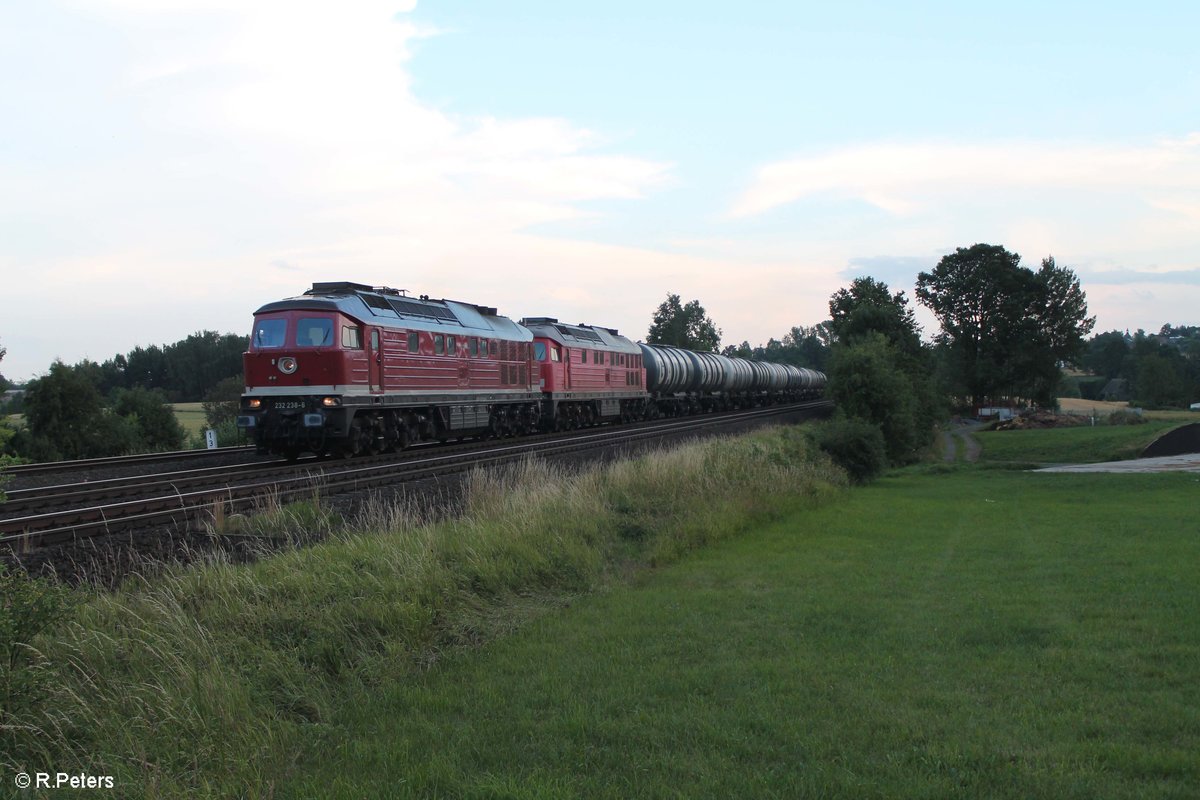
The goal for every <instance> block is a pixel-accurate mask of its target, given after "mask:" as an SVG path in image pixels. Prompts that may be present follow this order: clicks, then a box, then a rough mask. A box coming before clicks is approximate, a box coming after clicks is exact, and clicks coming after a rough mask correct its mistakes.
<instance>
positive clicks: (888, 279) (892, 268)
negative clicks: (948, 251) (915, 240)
mask: <svg viewBox="0 0 1200 800" xmlns="http://www.w3.org/2000/svg"><path fill="white" fill-rule="evenodd" d="M943 255H945V253H938V254H936V255H929V256H860V257H858V258H852V259H850V261H849V264H848V266H847V267H846V268H845V269H843V270H842V271H841V272H840V273H838V274H839V275H841V277H843V278H845V279H846V280H848V281H850V280H854V279H855V278H859V277H862V276H864V275H865V276H869V277H872V278H875V279H876V280H880V281H883V282H884V283H886V284H888V287H889V288H891V289H892V291H904V290H906V289H907V287H909V286H912V285H913V284H915V283H916V282H917V274H918V273H920V272H928V271H929V270H931V269H933V268H934V267H936V266H937V263H938V261H940V260H941V258H942V256H943Z"/></svg>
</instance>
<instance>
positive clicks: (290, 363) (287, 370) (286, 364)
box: [279, 356, 300, 375]
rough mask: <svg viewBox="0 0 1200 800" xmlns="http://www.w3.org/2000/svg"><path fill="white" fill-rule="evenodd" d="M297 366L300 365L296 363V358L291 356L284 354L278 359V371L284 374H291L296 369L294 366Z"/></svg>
mask: <svg viewBox="0 0 1200 800" xmlns="http://www.w3.org/2000/svg"><path fill="white" fill-rule="evenodd" d="M298 366H300V365H299V364H297V363H296V359H294V358H292V357H291V356H284V357H283V358H281V359H279V371H280V372H282V373H283V374H284V375H291V374H292V373H293V372H295V371H296V367H298Z"/></svg>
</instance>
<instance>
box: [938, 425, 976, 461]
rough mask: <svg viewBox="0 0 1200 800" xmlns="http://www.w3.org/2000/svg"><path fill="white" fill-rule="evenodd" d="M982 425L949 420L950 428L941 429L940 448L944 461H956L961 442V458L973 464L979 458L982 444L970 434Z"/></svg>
mask: <svg viewBox="0 0 1200 800" xmlns="http://www.w3.org/2000/svg"><path fill="white" fill-rule="evenodd" d="M982 427H983V425H981V424H980V423H978V422H963V421H956V422H951V423H950V428H949V429H948V430H945V431H942V449H943V451H944V453H943V456H942V457H943V458H945V459H946V461H957V460H958V458H959V455H958V453H959V449H960V447H959V445H960V444H961V450H962V452H963V458H964V459H965V460H966V461H967V462H969V463H972V464H974V463H975V462H976V461H978V460H979V454H980V453H982V452H983V446H982V445H980V444H979V440H978V439H976V438H975V437H974V436H973V435H972V434H973V433H974V432H975V431H977V430H979V429H980V428H982ZM956 440H957V441H956Z"/></svg>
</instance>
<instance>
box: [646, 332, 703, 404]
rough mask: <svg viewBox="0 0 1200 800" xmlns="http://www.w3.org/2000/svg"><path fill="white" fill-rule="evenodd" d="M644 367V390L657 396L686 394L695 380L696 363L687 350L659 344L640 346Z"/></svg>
mask: <svg viewBox="0 0 1200 800" xmlns="http://www.w3.org/2000/svg"><path fill="white" fill-rule="evenodd" d="M638 346H639V347H640V348H642V363H643V364H644V365H645V367H646V390H647V391H649V392H657V393H658V394H678V393H679V392H686V391H688V390H689V389H690V388H691V385H692V383H694V382H695V380H696V374H695V373H696V362H694V361H693V360H692V359H691V358H689V357H688V355H689V353H688V351H687V350H681V349H679V348H678V347H668V346H667V345H659V344H641V343H639V344H638Z"/></svg>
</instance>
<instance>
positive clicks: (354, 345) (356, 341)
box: [342, 325, 362, 350]
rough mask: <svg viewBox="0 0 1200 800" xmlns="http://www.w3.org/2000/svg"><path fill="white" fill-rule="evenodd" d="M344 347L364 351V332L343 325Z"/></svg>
mask: <svg viewBox="0 0 1200 800" xmlns="http://www.w3.org/2000/svg"><path fill="white" fill-rule="evenodd" d="M342 347H344V348H346V349H347V350H362V331H360V330H359V329H358V328H355V327H353V326H351V325H343V326H342Z"/></svg>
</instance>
